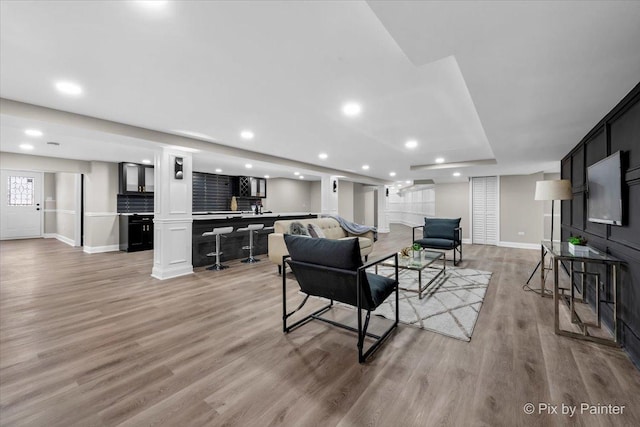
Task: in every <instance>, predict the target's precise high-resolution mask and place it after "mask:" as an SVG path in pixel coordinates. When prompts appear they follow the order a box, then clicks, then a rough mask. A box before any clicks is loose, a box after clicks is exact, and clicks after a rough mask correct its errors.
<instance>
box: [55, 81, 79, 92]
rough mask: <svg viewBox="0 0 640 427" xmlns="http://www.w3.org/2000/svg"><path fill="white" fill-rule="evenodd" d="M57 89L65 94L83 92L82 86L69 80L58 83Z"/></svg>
mask: <svg viewBox="0 0 640 427" xmlns="http://www.w3.org/2000/svg"><path fill="white" fill-rule="evenodd" d="M56 89H58V91H60V92H62V93H64V94H65V95H80V94H81V93H82V88H81V87H80V86H79V85H77V84H75V83H72V82H68V81H60V82H58V83H56Z"/></svg>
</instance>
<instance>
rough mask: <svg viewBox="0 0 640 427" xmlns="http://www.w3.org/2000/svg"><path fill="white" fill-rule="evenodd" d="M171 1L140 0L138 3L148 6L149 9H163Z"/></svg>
mask: <svg viewBox="0 0 640 427" xmlns="http://www.w3.org/2000/svg"><path fill="white" fill-rule="evenodd" d="M168 3H169V2H168V1H167V0H138V1H136V4H138V5H140V6H143V7H146V8H147V9H162V8H163V7H165V6H166V5H167V4H168Z"/></svg>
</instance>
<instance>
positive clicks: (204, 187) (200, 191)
mask: <svg viewBox="0 0 640 427" xmlns="http://www.w3.org/2000/svg"><path fill="white" fill-rule="evenodd" d="M232 188H233V184H232V182H231V177H230V176H228V175H215V174H211V173H204V172H194V173H193V202H192V208H193V212H212V211H228V210H230V209H231V196H233V190H232ZM256 200H260V199H259V198H256V199H248V198H237V199H236V201H237V202H238V210H240V211H248V210H249V209H251V205H253V204H255V202H256Z"/></svg>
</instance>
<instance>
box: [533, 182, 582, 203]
mask: <svg viewBox="0 0 640 427" xmlns="http://www.w3.org/2000/svg"><path fill="white" fill-rule="evenodd" d="M535 199H536V200H571V199H573V193H572V192H571V181H569V180H568V179H552V180H549V181H538V182H536V197H535Z"/></svg>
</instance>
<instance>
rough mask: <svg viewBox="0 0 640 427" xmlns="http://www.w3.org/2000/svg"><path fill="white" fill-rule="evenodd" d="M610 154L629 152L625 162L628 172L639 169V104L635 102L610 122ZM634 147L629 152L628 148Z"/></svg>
mask: <svg viewBox="0 0 640 427" xmlns="http://www.w3.org/2000/svg"><path fill="white" fill-rule="evenodd" d="M610 127H611V130H610V132H611V152H612V153H615V152H616V151H619V150H623V151H629V153H628V157H627V161H628V164H627V166H628V168H629V170H634V169H637V168H640V149H638V147H640V103H638V102H636V103H635V104H634V105H632V106H631V107H630V108H629V110H627V111H625V112H624V113H620V114H618V115H616V117H615V118H614V119H613V120H612V121H611V126H610ZM632 146H633V147H636V149H635V150H631V149H630V147H632Z"/></svg>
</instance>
